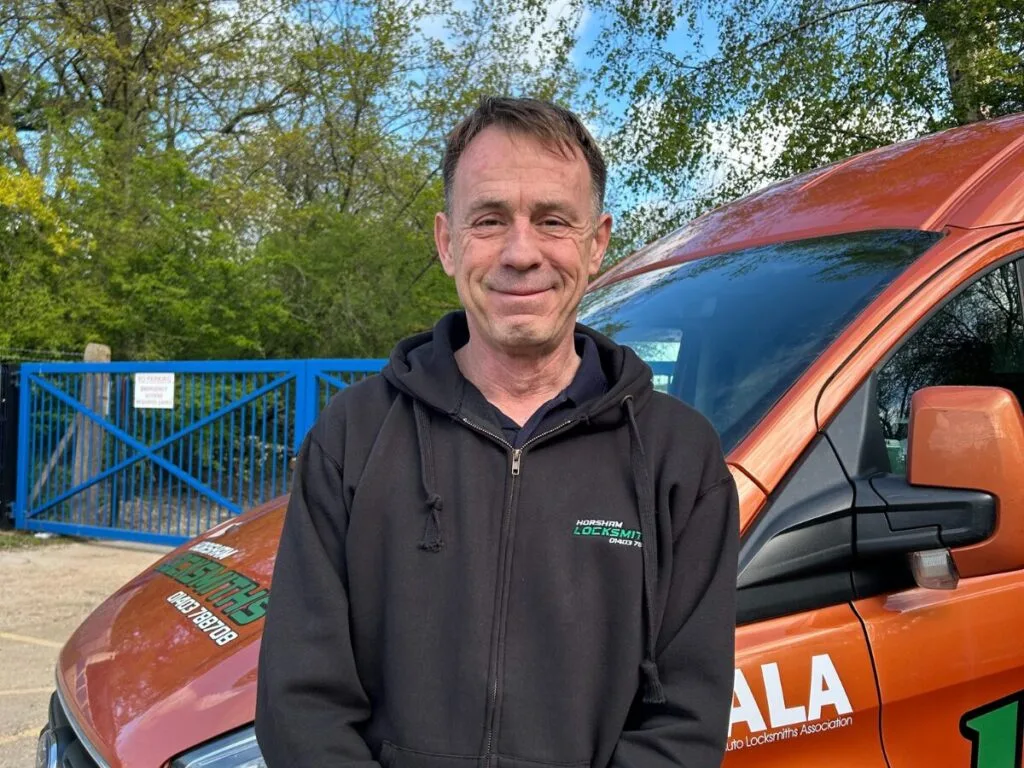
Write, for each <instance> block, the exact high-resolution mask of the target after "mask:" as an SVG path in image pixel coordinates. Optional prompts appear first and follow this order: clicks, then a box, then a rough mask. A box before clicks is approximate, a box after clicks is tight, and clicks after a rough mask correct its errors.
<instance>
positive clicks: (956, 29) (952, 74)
mask: <svg viewBox="0 0 1024 768" xmlns="http://www.w3.org/2000/svg"><path fill="white" fill-rule="evenodd" d="M915 4H916V5H917V7H918V9H919V11H920V13H921V16H922V17H923V19H924V22H925V26H926V27H927V29H928V31H930V32H931V33H932V35H934V37H935V39H937V40H938V41H939V42H940V43H941V45H942V50H943V59H944V64H945V69H946V82H947V83H948V85H949V98H950V101H951V102H952V106H953V119H954V121H955V122H956V124H957V125H967V124H968V123H976V122H978V121H980V120H984V119H985V118H986V117H987V114H986V113H987V111H988V109H987V107H988V106H989V105H987V104H985V103H984V97H983V94H982V86H983V82H982V80H983V75H982V72H981V69H982V67H981V62H982V60H983V59H984V58H985V56H986V55H988V54H989V53H990V51H991V49H992V47H993V44H992V42H990V35H989V34H988V29H987V26H988V25H987V24H986V23H985V21H984V20H983V19H978V18H973V19H972V18H966V17H964V16H963V15H961V14H960V13H959V11H958V8H956V7H955V6H956V5H957V4H956V3H948V2H918V3H915Z"/></svg>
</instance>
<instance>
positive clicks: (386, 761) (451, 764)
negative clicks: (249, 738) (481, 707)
mask: <svg viewBox="0 0 1024 768" xmlns="http://www.w3.org/2000/svg"><path fill="white" fill-rule="evenodd" d="M380 764H381V767H382V768H487V766H488V763H487V759H486V758H484V757H481V756H479V755H445V754H438V753H436V752H420V751H418V750H415V749H406V748H405V747H399V746H397V745H395V744H393V743H391V742H390V741H386V740H385V741H384V742H382V744H381V750H380ZM490 766H493V767H494V768H590V762H589V761H586V760H584V761H582V762H576V763H549V762H538V761H536V760H524V759H522V758H519V757H509V756H507V755H494V756H493V757H492V758H491V762H490Z"/></svg>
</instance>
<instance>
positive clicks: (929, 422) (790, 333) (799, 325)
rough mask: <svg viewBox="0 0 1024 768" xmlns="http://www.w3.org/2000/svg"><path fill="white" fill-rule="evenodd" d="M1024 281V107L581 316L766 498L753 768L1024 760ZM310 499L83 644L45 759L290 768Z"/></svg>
mask: <svg viewBox="0 0 1024 768" xmlns="http://www.w3.org/2000/svg"><path fill="white" fill-rule="evenodd" d="M1022 290H1024V115H1021V116H1016V117H1010V118H1005V119H1001V120H998V121H993V122H989V123H985V124H981V125H974V126H970V127H966V128H962V129H957V130H952V131H948V132H945V133H941V134H936V135H933V136H930V137H927V138H925V139H922V140H918V141H913V142H908V143H904V144H899V145H895V146H891V147H886V148H883V149H879V150H876V151H873V152H869V153H867V154H864V155H860V156H858V157H854V158H852V159H849V160H847V161H845V162H842V163H838V164H835V165H832V166H829V167H826V168H822V169H819V170H817V171H814V172H811V173H808V174H805V175H802V176H799V177H797V178H794V179H791V180H788V181H785V182H782V183H779V184H776V185H774V186H772V187H769V188H767V189H764V190H762V191H759V192H757V193H755V194H753V195H751V196H749V197H747V198H744V199H742V200H740V201H738V202H735V203H733V204H731V205H728V206H726V207H723V208H721V209H718V210H715V211H712V212H710V213H708V214H707V215H705V216H703V217H701V218H699V219H696V220H695V221H693V222H692V223H690V224H689V225H687V226H685V227H683V228H682V229H680V230H679V231H677V232H674V233H673V234H671V235H668V236H667V237H665V238H663V239H661V240H659V241H658V242H655V243H653V244H651V245H650V246H648V247H646V248H644V249H643V250H641V251H639V252H637V253H635V254H634V255H632V256H631V257H630V258H629V259H627V260H625V261H624V262H622V263H620V264H618V265H617V266H616V267H615V268H613V269H612V270H610V271H609V272H608V273H606V274H605V275H603V276H602V277H601V278H600V279H599V280H598V281H597V282H596V283H595V285H594V286H593V287H592V289H591V290H590V291H589V292H588V294H587V296H586V298H585V301H584V306H583V308H582V312H581V320H582V321H583V322H585V323H587V324H589V325H592V326H594V327H596V328H597V329H598V330H600V331H603V332H604V333H606V334H608V335H610V336H612V337H614V338H615V339H617V340H618V341H620V342H622V343H626V344H629V345H630V346H632V347H633V348H635V349H636V350H637V351H638V352H639V353H640V355H641V357H643V358H644V359H646V360H647V361H649V363H650V365H651V367H652V369H653V370H654V373H655V383H656V386H657V387H659V388H661V389H663V390H664V391H667V392H669V393H670V394H672V395H674V396H677V397H680V398H682V399H683V400H685V401H687V402H689V403H691V404H692V405H694V406H695V407H697V408H698V409H699V410H701V411H702V412H703V413H704V414H705V415H706V416H707V417H708V418H709V419H710V420H711V421H712V422H713V423H714V425H715V426H716V428H717V429H718V431H719V433H720V434H721V436H722V440H723V444H724V446H725V448H726V451H727V455H728V461H729V464H730V467H731V469H732V472H733V474H734V477H735V479H736V482H737V484H738V487H739V491H740V500H741V527H742V545H741V555H740V570H739V574H738V579H739V582H738V588H739V593H738V594H739V613H738V617H737V620H738V625H739V628H738V636H737V642H738V655H737V666H736V674H735V688H734V697H733V707H732V716H731V719H730V720H731V722H730V726H729V733H728V742H727V744H728V747H727V750H728V751H727V756H726V766H729V767H730V768H733V767H735V768H738V767H739V766H747V765H750V766H753V765H757V766H761V767H763V768H765V767H768V766H780V767H781V766H786V767H787V768H792V767H794V766H796V767H800V766H807V767H810V766H821V765H828V766H830V768H846V767H849V768H870V767H871V766H879V767H880V768H882V767H887V768H911V767H914V768H916V767H917V766H957V767H961V766H962V767H963V768H968V767H969V766H975V767H976V768H1012V767H1016V766H1020V765H1021V743H1022V733H1024V640H1022V637H1024V571H1022V570H1021V569H1022V568H1024V416H1022V412H1021V398H1022V396H1024V311H1022V304H1024V301H1022ZM285 504H286V500H285V499H278V500H276V501H274V502H272V503H269V504H266V505H264V506H263V507H261V508H259V509H256V510H253V511H250V512H249V513H246V514H244V515H242V516H240V517H238V518H235V519H232V520H230V521H228V522H226V523H223V524H221V525H219V526H217V527H216V528H214V529H211V530H210V531H208V532H207V533H206V534H204V535H202V536H200V537H199V538H197V539H194V540H192V541H190V542H189V543H187V544H185V545H183V546H182V547H180V548H179V549H177V550H176V551H174V552H173V553H171V554H169V555H168V556H166V557H165V558H164V559H163V560H162V561H161V562H160V563H158V564H157V565H156V566H155V567H154V568H152V569H150V570H147V571H146V572H144V573H142V574H140V575H139V576H138V577H136V578H135V579H133V580H132V581H131V582H130V583H128V584H127V585H125V586H124V587H123V588H122V589H121V590H119V591H118V592H117V593H116V594H114V595H113V596H111V597H110V598H109V599H108V600H107V601H106V602H104V603H103V604H102V605H101V606H100V607H99V608H98V609H97V610H96V611H95V612H94V613H93V614H92V615H91V616H90V617H89V618H88V619H87V620H86V621H85V622H84V623H83V624H82V625H81V626H80V627H79V628H78V629H77V630H76V631H75V633H74V634H73V635H72V637H71V638H70V640H69V641H68V643H67V644H66V646H65V647H64V648H63V650H62V651H61V653H60V657H59V662H58V666H57V681H56V692H55V693H54V696H53V698H52V701H51V707H50V717H49V723H48V724H47V726H46V727H45V728H44V729H43V731H42V733H41V734H40V739H39V750H38V758H37V766H39V767H40V768H44V767H53V766H67V767H68V768H85V767H86V766H88V767H90V768H95V766H110V767H111V768H121V767H122V766H128V767H130V768H158V767H159V766H171V768H200V767H201V768H229V767H230V768H243V767H245V768H256V767H257V766H261V765H263V762H262V758H261V757H260V755H259V749H258V746H257V744H256V741H255V738H254V736H253V728H252V721H253V713H254V702H255V691H256V663H257V653H258V649H259V641H260V631H261V627H262V623H263V621H262V616H263V612H264V610H265V608H266V604H267V600H268V599H269V592H270V591H271V590H272V589H273V587H272V585H271V583H270V579H271V572H272V568H273V561H274V554H275V550H276V545H277V539H278V536H279V533H280V530H281V524H282V519H283V514H284V509H285ZM385 768H387V766H385Z"/></svg>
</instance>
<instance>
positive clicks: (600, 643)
mask: <svg viewBox="0 0 1024 768" xmlns="http://www.w3.org/2000/svg"><path fill="white" fill-rule="evenodd" d="M576 332H577V333H584V334H587V335H589V336H590V337H591V338H593V339H594V341H595V342H596V344H597V347H598V350H599V357H600V360H601V365H602V368H603V370H604V373H605V375H606V377H607V379H608V384H609V386H608V391H607V392H606V393H605V394H604V395H603V396H601V397H599V398H596V399H595V400H593V401H592V402H588V403H583V404H581V405H579V406H578V407H576V408H575V409H573V410H571V411H568V412H567V413H565V414H560V415H559V418H558V420H557V422H555V423H553V424H544V425H542V426H541V428H539V429H538V430H537V432H536V433H535V434H534V436H533V437H531V439H530V440H529V441H528V442H527V443H526V444H525V445H524V446H523V447H522V448H521V449H517V450H514V449H513V448H512V447H511V446H510V445H509V444H508V443H507V442H506V441H505V440H504V438H503V437H502V436H501V435H502V432H501V428H500V426H499V425H498V424H497V423H496V421H495V418H494V414H493V410H492V409H490V408H489V407H488V405H487V403H486V401H483V400H482V397H481V396H480V395H479V392H478V391H477V390H476V389H475V388H474V387H472V385H470V384H468V382H466V380H465V379H464V378H463V377H462V375H461V373H460V371H459V369H458V366H457V365H456V363H455V360H454V356H453V351H454V349H457V348H458V347H459V346H461V344H463V343H465V341H466V340H467V339H468V331H467V328H466V321H465V315H464V314H463V313H461V312H459V313H453V314H451V315H448V316H446V317H445V318H443V319H442V320H441V321H440V322H439V323H438V325H437V326H436V327H435V328H434V329H433V331H432V332H428V333H425V334H421V335H418V336H415V337H412V338H410V339H407V340H406V341H404V342H402V343H400V344H399V345H398V346H397V347H396V349H395V351H394V352H393V354H392V356H391V359H390V361H389V364H388V366H387V367H386V368H385V370H384V371H383V374H382V375H380V376H373V377H370V378H369V379H367V380H365V381H363V382H360V383H359V384H356V385H354V386H351V387H349V388H347V389H346V390H344V391H343V392H342V393H341V394H339V395H338V396H337V397H335V398H334V399H333V400H332V401H331V402H330V404H329V405H328V407H327V408H326V409H325V411H324V412H323V414H322V415H321V416H320V418H319V419H318V421H317V423H316V424H315V426H314V427H313V429H312V430H311V432H310V434H309V435H308V436H307V438H306V440H305V442H304V443H303V447H302V450H301V452H300V455H299V460H298V464H297V467H296V472H295V477H294V481H293V488H292V496H291V499H290V502H289V506H288V511H287V514H286V517H285V524H284V531H283V533H282V537H281V543H280V549H279V553H278V557H277V562H276V565H275V571H274V579H273V588H272V593H273V597H272V599H271V603H270V608H269V612H268V615H267V619H266V626H265V629H264V633H263V643H262V647H261V651H260V665H259V678H258V679H259V685H258V694H257V711H256V734H257V738H258V741H259V745H260V748H261V750H262V752H263V754H264V757H265V760H266V762H267V765H268V766H269V767H270V768H285V767H286V766H287V767H289V768H291V767H293V766H299V767H300V768H342V767H344V768H356V767H357V766H358V767H359V768H377V766H383V768H549V767H556V766H557V767H559V768H567V767H572V768H591V767H593V768H605V767H606V766H611V767H614V768H668V767H669V766H685V767H686V768H711V766H718V765H719V764H720V763H721V761H722V758H723V756H724V748H725V740H726V732H727V723H728V716H729V710H730V707H731V704H732V688H733V667H734V632H735V630H734V627H735V588H736V566H737V549H738V509H737V506H738V505H737V497H736V488H735V485H734V483H733V480H732V478H731V475H730V474H729V471H728V469H727V467H726V465H725V462H724V459H723V456H722V453H721V448H720V445H719V441H718V438H717V435H716V434H715V432H714V430H713V429H712V427H711V425H710V424H709V423H708V422H707V420H706V419H704V418H703V417H702V416H701V415H699V414H698V413H697V412H696V411H695V410H693V409H692V408H690V407H688V406H687V405H685V404H684V403H682V402H680V401H678V400H676V399H674V398H670V397H668V396H666V395H662V394H661V393H657V392H654V391H653V388H652V384H651V371H650V368H649V367H648V366H647V365H646V364H644V363H643V362H642V361H641V360H640V359H639V358H638V357H637V356H636V355H635V353H633V351H632V350H630V349H629V348H627V347H622V346H619V345H616V344H614V343H613V342H611V341H610V340H609V339H607V338H605V337H604V336H602V335H600V334H598V333H595V332H594V331H592V330H590V329H587V328H586V327H584V326H582V325H578V326H577V328H576Z"/></svg>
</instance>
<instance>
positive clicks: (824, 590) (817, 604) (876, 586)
mask: <svg viewBox="0 0 1024 768" xmlns="http://www.w3.org/2000/svg"><path fill="white" fill-rule="evenodd" d="M1004 234H1006V233H1004ZM991 242H993V241H992V240H989V241H986V243H983V244H979V246H975V247H980V246H981V245H985V244H988V243H991ZM971 250H974V249H973V248H972V249H971ZM961 256H962V255H961ZM959 258H960V257H958V258H957V259H954V260H953V261H951V262H950V263H949V264H947V265H945V267H943V269H942V270H940V272H937V273H935V274H934V275H932V277H931V278H929V280H927V281H926V282H925V284H924V285H922V286H920V287H919V288H918V291H920V290H923V289H924V288H925V287H926V286H927V284H928V283H929V282H930V281H931V279H934V278H935V277H937V276H938V275H939V274H941V272H942V271H944V270H945V269H946V268H948V267H949V266H951V265H952V264H954V263H955V262H956V261H957V260H959ZM1010 264H1012V265H1013V266H1014V268H1015V272H1016V275H1017V290H1018V293H1019V294H1020V301H1021V306H1022V307H1024V249H1018V250H1015V251H1013V252H1012V253H1010V254H1007V255H1006V256H1003V257H1001V258H999V259H997V260H996V261H994V262H992V263H991V264H988V265H986V266H985V267H984V268H983V269H981V270H978V271H976V272H973V273H971V274H970V275H968V276H967V277H966V278H965V279H964V280H963V281H962V282H961V283H960V284H959V285H957V286H956V287H955V288H954V289H953V290H951V291H950V292H949V293H948V294H947V295H946V296H945V297H943V299H942V300H941V301H940V302H938V303H936V304H935V306H933V307H931V308H930V309H929V310H928V312H927V313H925V314H924V315H923V316H922V317H921V318H920V319H919V320H918V321H917V322H916V323H914V325H913V326H911V327H910V328H909V329H908V330H907V331H906V332H905V333H904V334H903V335H902V336H901V337H900V338H899V339H898V340H897V341H896V342H894V343H893V345H892V346H891V347H890V348H889V349H888V350H887V351H886V353H885V354H884V355H882V356H881V357H880V358H879V359H878V360H877V361H876V362H875V364H874V365H873V366H872V369H871V371H870V373H869V376H868V378H867V379H866V380H865V381H864V382H862V383H861V385H860V386H859V387H858V388H857V390H856V391H855V392H854V394H853V395H852V396H851V397H849V398H848V399H847V401H846V402H845V403H844V404H843V405H842V406H841V407H840V408H839V410H838V411H837V412H836V415H835V416H834V417H833V419H832V420H831V421H830V422H829V424H827V425H823V426H822V427H821V429H820V430H819V432H818V433H817V435H816V436H815V438H814V439H813V440H812V441H811V443H810V445H809V446H808V447H807V449H805V451H804V453H803V454H802V455H801V456H800V458H799V459H797V461H796V462H794V464H793V466H792V467H791V468H790V470H789V472H788V473H787V475H786V478H785V479H784V480H783V483H782V484H780V486H779V488H778V489H777V490H776V491H775V492H774V493H773V494H772V496H771V497H769V499H768V500H767V503H766V505H765V508H764V509H762V511H761V513H760V514H759V515H758V516H757V518H756V519H755V521H754V525H752V526H751V527H750V528H748V529H747V530H746V531H745V532H744V535H743V538H742V540H741V570H740V573H739V574H738V577H739V578H740V580H742V576H743V573H744V571H746V569H747V566H749V565H750V564H751V563H752V562H753V561H754V560H755V558H756V557H757V555H758V553H759V552H761V551H762V550H763V549H764V547H765V546H767V545H768V544H769V543H770V542H771V541H772V540H773V539H774V538H775V537H776V536H778V535H780V534H782V533H784V532H786V530H787V529H786V526H785V525H784V524H783V521H785V518H786V517H787V513H788V512H789V511H790V510H789V509H787V507H786V505H785V504H783V505H782V506H781V507H779V508H778V509H777V511H776V510H773V509H772V506H773V504H776V503H778V502H779V501H780V496H782V495H783V494H784V491H785V487H786V484H787V483H788V482H790V481H791V480H793V479H794V478H795V477H797V476H798V473H799V472H800V470H801V469H802V468H803V467H804V465H805V464H806V462H807V461H808V460H809V458H810V456H811V454H812V452H813V451H815V450H821V448H820V443H821V442H822V441H823V442H824V443H826V444H827V445H828V447H829V449H830V451H829V452H830V453H831V454H832V456H833V457H834V458H835V460H836V461H837V462H838V464H839V466H840V467H841V468H842V471H843V473H844V475H845V478H846V480H847V482H849V483H850V487H851V490H852V491H853V492H855V493H856V492H857V490H856V489H857V488H858V486H859V485H860V484H859V483H856V482H854V479H853V478H851V476H850V474H849V473H850V472H851V471H852V472H858V471H859V468H855V467H852V466H849V461H848V460H847V461H844V457H843V455H842V454H841V451H840V450H839V449H838V446H837V445H836V444H835V443H834V442H833V439H832V438H831V437H830V435H829V429H830V428H831V427H832V425H835V424H836V423H837V422H838V421H839V420H840V418H841V417H842V416H843V415H844V414H845V415H847V417H848V418H849V413H850V410H851V409H856V408H857V407H861V408H865V407H866V409H867V411H866V414H865V417H866V418H872V416H873V418H874V419H875V420H876V421H877V420H878V416H877V398H875V394H876V393H875V384H876V377H877V375H878V373H879V371H881V369H882V368H884V367H885V366H886V365H887V364H888V362H889V361H890V360H891V359H892V358H893V357H894V356H895V355H896V354H897V353H898V352H899V351H900V350H901V349H902V348H903V347H904V345H905V344H906V343H907V342H908V341H909V339H911V338H912V337H913V336H914V335H915V334H916V333H918V332H919V331H920V330H921V328H923V327H924V326H925V325H927V324H928V322H929V321H930V320H931V319H932V318H933V317H934V316H935V315H937V314H938V313H939V312H940V311H942V310H943V309H944V308H946V307H947V306H948V305H949V304H950V302H953V301H955V300H956V299H957V298H958V297H959V296H960V295H961V294H962V293H963V292H964V291H967V290H969V289H970V288H972V287H973V286H974V285H976V284H977V282H978V281H979V280H982V279H984V278H985V277H986V276H987V275H989V274H991V273H993V272H995V271H996V270H999V269H1002V268H1003V267H1005V266H1007V265H1010ZM918 291H915V292H914V294H911V296H908V297H907V299H906V300H905V301H904V302H901V305H900V308H902V306H903V305H904V304H905V303H906V301H909V300H910V299H911V298H912V297H913V296H914V295H916V294H917V292H918ZM896 312H898V309H897V310H894V312H893V314H891V315H890V316H889V317H887V318H886V319H885V320H884V321H883V322H882V323H881V324H879V326H878V328H876V331H877V330H879V329H880V328H881V327H882V326H884V324H885V323H886V322H888V321H889V320H891V318H892V317H893V316H895V313H896ZM871 335H874V332H873V333H872V334H871ZM825 386H827V383H826V385H825ZM865 397H866V398H868V401H867V402H864V398H865ZM878 426H879V428H880V427H881V422H880V421H879V423H878ZM880 434H881V433H879V436H880ZM873 439H874V438H873V436H871V435H868V434H867V433H866V434H865V440H873ZM870 447H871V446H869V449H870ZM882 448H883V450H884V444H883V446H882ZM833 480H834V478H833ZM823 484H824V485H827V484H828V481H826V482H825V483H823ZM855 503H856V500H855V501H854V504H855ZM835 514H836V513H835V511H828V510H826V511H825V512H823V513H822V515H821V516H820V517H821V518H827V517H830V516H833V517H834V516H835ZM850 515H853V505H851V509H850ZM766 526H767V527H768V528H769V529H773V528H774V529H776V530H775V531H773V532H772V533H771V534H769V535H768V536H765V537H764V539H763V541H757V539H759V538H762V537H761V535H760V534H761V533H762V529H764V528H765V527H766ZM852 544H853V542H852V541H851V546H852ZM752 546H753V547H756V548H755V549H754V550H751V549H750V548H751V547H752ZM744 550H745V551H744ZM844 577H845V578H844ZM847 584H848V589H847ZM912 586H913V578H912V576H911V574H910V571H909V568H905V567H898V564H896V563H894V562H888V563H884V562H880V563H876V564H870V565H867V566H864V565H861V564H858V563H851V564H850V566H849V567H848V568H845V569H844V568H842V567H840V568H837V569H832V570H829V571H825V572H822V573H816V574H808V575H806V576H802V577H800V578H797V579H793V580H787V581H779V582H774V583H773V582H768V583H753V584H748V585H745V586H740V587H739V589H738V592H739V594H738V615H737V624H738V625H740V626H743V625H746V624H753V623H756V622H758V621H765V620H768V619H771V618H780V617H782V616H787V615H792V614H795V613H800V612H803V611H807V610H814V609H816V608H823V607H827V606H830V605H839V604H842V603H845V602H851V601H853V600H856V599H861V598H863V597H867V596H868V595H873V594H882V593H884V592H890V591H896V590H900V589H905V588H909V587H912Z"/></svg>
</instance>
